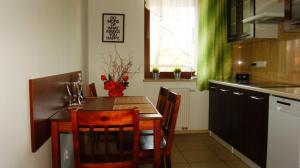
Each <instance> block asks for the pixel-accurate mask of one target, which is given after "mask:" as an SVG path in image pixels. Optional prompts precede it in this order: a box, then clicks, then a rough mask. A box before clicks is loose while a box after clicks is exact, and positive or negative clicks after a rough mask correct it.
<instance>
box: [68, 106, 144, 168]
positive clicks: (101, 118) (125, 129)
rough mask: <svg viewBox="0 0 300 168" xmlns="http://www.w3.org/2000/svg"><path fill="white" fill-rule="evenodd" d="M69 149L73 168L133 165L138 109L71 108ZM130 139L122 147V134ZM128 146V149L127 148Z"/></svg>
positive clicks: (136, 144)
mask: <svg viewBox="0 0 300 168" xmlns="http://www.w3.org/2000/svg"><path fill="white" fill-rule="evenodd" d="M72 131H73V146H74V147H73V148H74V159H75V165H76V168H80V167H85V168H88V167H93V168H95V167H97V168H98V167H100V168H101V167H105V168H111V167H112V168H114V167H124V168H129V167H137V166H138V157H139V156H138V154H139V111H138V110H137V109H131V110H121V111H84V110H78V111H76V110H73V111H72ZM125 133H126V135H127V134H130V135H131V136H132V139H133V143H132V144H133V145H132V147H131V148H128V146H126V147H125V145H124V144H125V142H124V141H125V140H126V139H125V140H124V137H125V136H124V134H125ZM129 149H130V150H129Z"/></svg>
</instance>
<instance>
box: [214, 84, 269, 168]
mask: <svg viewBox="0 0 300 168" xmlns="http://www.w3.org/2000/svg"><path fill="white" fill-rule="evenodd" d="M209 90H210V92H209V130H211V131H212V132H214V133H215V134H216V135H218V136H219V137H220V138H222V139H223V140H224V141H226V142H227V143H228V144H230V145H231V146H233V147H234V148H236V149H237V150H238V151H240V152H241V153H243V154H244V155H245V156H247V157H248V158H249V159H251V160H252V161H253V162H255V163H256V164H257V165H259V166H261V167H266V158H267V135H268V132H267V131H268V97H269V95H268V94H264V93H260V92H254V91H249V90H245V89H239V88H234V87H228V86H224V85H219V84H214V83H210V88H209Z"/></svg>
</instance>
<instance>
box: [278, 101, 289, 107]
mask: <svg viewBox="0 0 300 168" xmlns="http://www.w3.org/2000/svg"><path fill="white" fill-rule="evenodd" d="M277 103H278V104H282V105H286V106H291V103H286V102H282V101H277Z"/></svg>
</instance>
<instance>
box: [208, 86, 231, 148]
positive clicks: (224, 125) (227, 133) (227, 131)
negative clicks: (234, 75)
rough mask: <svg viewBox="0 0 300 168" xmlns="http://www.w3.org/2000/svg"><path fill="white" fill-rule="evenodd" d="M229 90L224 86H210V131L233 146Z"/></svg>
mask: <svg viewBox="0 0 300 168" xmlns="http://www.w3.org/2000/svg"><path fill="white" fill-rule="evenodd" d="M229 93H230V92H229V89H228V87H226V86H223V85H215V84H211V85H210V92H209V130H211V131H213V132H214V133H215V134H216V135H218V136H219V137H220V138H222V139H223V140H225V141H226V142H228V143H229V144H231V143H230V142H231V136H232V135H231V134H232V133H231V120H230V119H231V115H230V112H231V111H230V109H229V108H230V104H229V103H230V102H229V101H230V99H228V96H229Z"/></svg>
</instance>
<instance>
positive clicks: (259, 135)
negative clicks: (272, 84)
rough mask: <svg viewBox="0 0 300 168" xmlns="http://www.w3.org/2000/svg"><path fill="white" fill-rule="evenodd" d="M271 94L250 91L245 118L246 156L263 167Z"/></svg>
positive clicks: (264, 163) (265, 155)
mask: <svg viewBox="0 0 300 168" xmlns="http://www.w3.org/2000/svg"><path fill="white" fill-rule="evenodd" d="M268 99H269V96H268V95H267V94H264V93H258V92H252V91H249V92H248V112H247V116H246V118H245V119H247V120H245V122H246V129H245V131H246V132H248V133H247V137H246V143H245V145H246V148H247V149H246V151H245V152H246V153H245V154H246V156H248V157H249V158H250V159H251V160H252V161H254V162H255V163H257V164H258V165H259V166H261V167H263V168H264V167H266V159H267V137H268V106H269V100H268Z"/></svg>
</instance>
